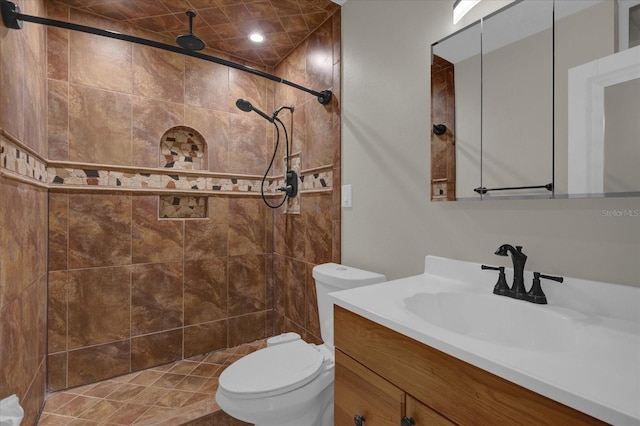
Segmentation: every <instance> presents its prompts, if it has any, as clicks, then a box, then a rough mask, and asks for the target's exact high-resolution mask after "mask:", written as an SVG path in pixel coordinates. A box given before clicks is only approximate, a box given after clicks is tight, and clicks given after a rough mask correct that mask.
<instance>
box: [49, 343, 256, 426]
mask: <svg viewBox="0 0 640 426" xmlns="http://www.w3.org/2000/svg"><path fill="white" fill-rule="evenodd" d="M265 346H266V339H265V340H259V341H256V342H252V343H247V344H244V345H240V346H237V347H235V348H229V349H224V350H221V351H216V352H212V353H209V354H204V355H197V356H195V357H192V358H188V359H185V360H182V361H176V362H173V363H170V364H166V365H161V366H158V367H153V368H149V369H147V370H142V371H137V372H135V373H130V374H126V375H124V376H120V377H114V378H112V379H108V380H104V381H101V382H97V383H92V384H89V385H85V386H81V387H77V388H73V389H67V390H64V391H61V392H56V393H53V394H50V395H48V397H47V400H46V403H45V406H44V409H43V411H42V414H41V416H40V420H39V421H38V426H67V425H69V426H84V425H87V426H89V425H100V426H102V425H109V426H114V425H136V426H151V425H162V426H179V425H190V426H240V425H246V424H247V423H244V422H240V421H238V420H235V419H233V418H231V417H229V416H228V415H227V414H225V413H224V412H222V411H221V410H220V407H218V405H217V404H216V401H215V393H216V390H217V389H218V377H219V376H220V374H221V373H222V371H223V370H224V369H225V368H226V367H227V366H228V365H229V364H231V363H232V362H234V361H236V360H238V359H240V358H242V357H243V356H245V355H247V354H249V353H251V352H254V351H256V350H258V349H261V348H263V347H265Z"/></svg>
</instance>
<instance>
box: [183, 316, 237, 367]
mask: <svg viewBox="0 0 640 426" xmlns="http://www.w3.org/2000/svg"><path fill="white" fill-rule="evenodd" d="M226 347H228V346H227V320H226V319H224V320H220V321H213V322H208V323H204V324H199V325H194V326H191V327H185V328H184V357H185V358H189V357H192V356H194V355H198V354H204V353H207V352H211V351H215V350H217V349H223V348H226Z"/></svg>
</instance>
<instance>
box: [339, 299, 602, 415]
mask: <svg viewBox="0 0 640 426" xmlns="http://www.w3.org/2000/svg"><path fill="white" fill-rule="evenodd" d="M334 316H335V322H334V324H335V331H334V342H335V346H336V377H335V425H336V426H347V425H348V426H353V425H354V424H355V423H354V416H355V415H362V416H363V417H364V418H365V422H364V423H363V426H378V425H380V426H386V425H389V426H391V425H393V426H399V425H401V421H402V420H401V419H402V417H403V416H407V417H412V418H413V419H414V420H415V426H423V425H452V424H458V425H488V424H496V425H503V424H504V425H506V424H517V425H604V424H606V423H604V422H602V421H600V420H598V419H595V418H593V417H591V416H589V415H587V414H585V413H582V412H580V411H577V410H574V409H573V408H570V407H568V406H566V405H563V404H560V403H558V402H556V401H553V400H551V399H549V398H546V397H544V396H542V395H540V394H537V393H535V392H532V391H530V390H528V389H526V388H523V387H521V386H519V385H516V384H514V383H512V382H509V381H507V380H504V379H502V378H500V377H498V376H495V375H493V374H491V373H489V372H486V371H484V370H482V369H480V368H477V367H475V366H473V365H471V364H468V363H466V362H464V361H461V360H459V359H457V358H455V357H452V356H450V355H447V354H445V353H443V352H440V351H438V350H436V349H434V348H431V347H429V346H427V345H424V344H423V343H420V342H418V341H416V340H413V339H411V338H409V337H407V336H405V335H403V334H400V333H397V332H395V331H393V330H391V329H389V328H386V327H384V326H381V325H380V324H377V323H375V322H373V321H370V320H368V319H366V318H363V317H361V316H359V315H357V314H354V313H353V312H350V311H348V310H346V309H343V308H341V307H339V306H336V307H335V310H334Z"/></svg>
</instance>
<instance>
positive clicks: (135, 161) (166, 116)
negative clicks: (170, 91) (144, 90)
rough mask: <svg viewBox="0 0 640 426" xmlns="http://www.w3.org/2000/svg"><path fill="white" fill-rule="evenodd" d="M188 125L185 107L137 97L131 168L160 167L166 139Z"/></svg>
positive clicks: (134, 103) (133, 115)
mask: <svg viewBox="0 0 640 426" xmlns="http://www.w3.org/2000/svg"><path fill="white" fill-rule="evenodd" d="M184 121H185V106H184V105H182V104H176V103H172V102H164V101H163V100H161V99H150V98H145V97H140V96H134V97H133V111H132V123H133V125H132V152H131V165H133V166H139V167H159V166H160V164H159V158H160V140H161V138H162V135H164V133H165V132H166V131H167V130H169V129H170V128H172V127H175V126H180V125H183V123H184Z"/></svg>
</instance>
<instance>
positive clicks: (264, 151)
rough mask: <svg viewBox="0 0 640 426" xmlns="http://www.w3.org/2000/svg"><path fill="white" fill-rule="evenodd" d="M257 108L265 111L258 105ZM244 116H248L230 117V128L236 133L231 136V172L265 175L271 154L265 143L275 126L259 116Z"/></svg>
mask: <svg viewBox="0 0 640 426" xmlns="http://www.w3.org/2000/svg"><path fill="white" fill-rule="evenodd" d="M251 102H252V103H253V101H251ZM255 107H256V108H259V109H261V110H265V108H264V107H261V106H258V105H255ZM244 114H246V115H237V114H236V115H233V114H231V115H230V119H229V120H230V121H229V126H230V128H231V129H234V131H233V132H230V134H229V170H231V171H234V172H236V173H243V174H255V175H264V173H265V171H266V167H267V166H268V165H269V160H270V159H271V158H270V154H271V152H268V151H270V147H268V146H267V144H265V143H264V142H263V141H264V139H265V136H266V135H267V134H268V132H270V131H273V126H272V125H271V124H270V123H269V122H268V121H266V120H265V119H263V118H262V117H260V116H259V115H257V114H254V113H252V114H251V115H249V114H247V113H244ZM283 140H284V137H283ZM273 173H274V174H277V173H278V172H277V171H274V172H273Z"/></svg>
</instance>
